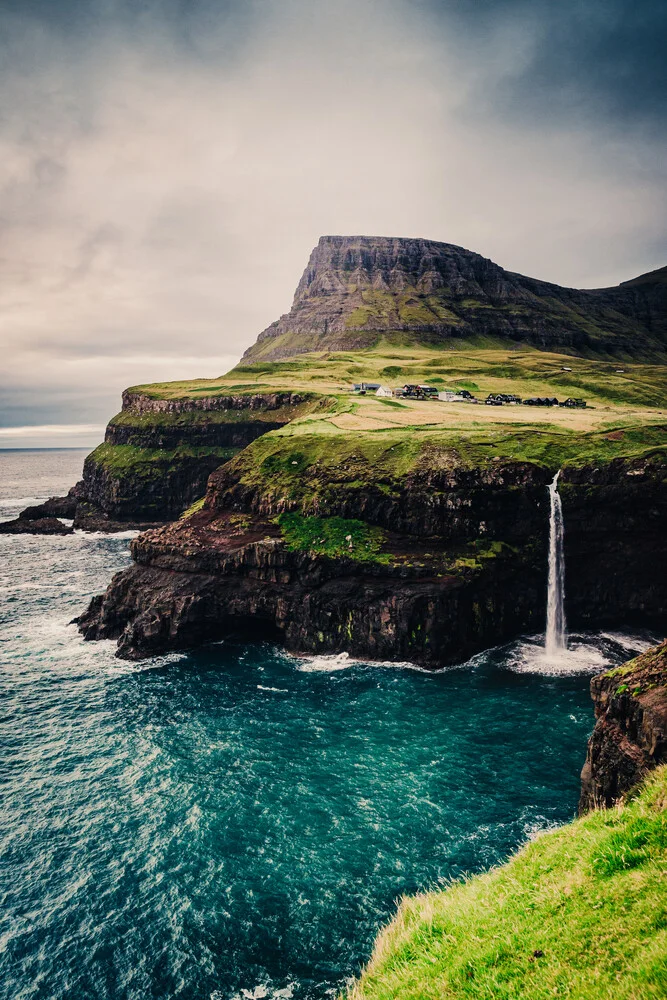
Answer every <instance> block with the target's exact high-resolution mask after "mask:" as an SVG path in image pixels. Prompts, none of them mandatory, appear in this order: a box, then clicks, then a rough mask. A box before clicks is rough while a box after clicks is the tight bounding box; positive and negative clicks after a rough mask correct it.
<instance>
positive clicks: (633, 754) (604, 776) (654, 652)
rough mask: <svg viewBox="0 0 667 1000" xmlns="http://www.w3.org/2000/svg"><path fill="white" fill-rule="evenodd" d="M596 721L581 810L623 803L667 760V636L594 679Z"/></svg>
mask: <svg viewBox="0 0 667 1000" xmlns="http://www.w3.org/2000/svg"><path fill="white" fill-rule="evenodd" d="M591 695H592V698H593V701H594V703H595V716H596V719H597V722H596V724H595V729H594V730H593V734H592V736H591V738H590V739H589V741H588V752H587V754H586V763H585V764H584V767H583V770H582V772H581V799H580V801H579V812H580V813H584V812H587V811H588V810H589V809H595V808H599V807H609V806H612V805H614V804H615V803H616V802H618V801H620V800H621V799H622V798H623V796H624V795H626V794H627V793H628V792H629V791H630V790H631V789H632V788H634V787H635V785H637V784H638V783H639V782H640V781H641V780H642V779H643V778H644V777H645V775H646V774H647V773H648V771H650V770H652V769H653V768H654V767H657V766H658V765H659V764H662V763H664V762H665V761H667V640H665V641H664V642H663V643H661V645H659V646H655V647H654V648H653V649H649V650H648V651H647V652H646V653H643V654H642V655H641V656H638V657H637V658H636V659H634V660H631V661H630V662H629V663H627V664H625V665H624V666H622V667H618V668H616V669H615V670H610V671H608V672H607V673H605V674H600V675H598V676H597V677H594V678H593V679H592V681H591Z"/></svg>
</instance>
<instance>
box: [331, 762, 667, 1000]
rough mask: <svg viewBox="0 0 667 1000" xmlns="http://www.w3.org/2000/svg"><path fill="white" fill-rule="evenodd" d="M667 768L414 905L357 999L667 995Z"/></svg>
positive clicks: (624, 999) (384, 937)
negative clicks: (617, 799) (632, 791)
mask: <svg viewBox="0 0 667 1000" xmlns="http://www.w3.org/2000/svg"><path fill="white" fill-rule="evenodd" d="M666 808H667V767H663V768H661V769H660V770H659V771H657V772H655V773H654V774H653V775H652V776H651V777H650V779H649V780H648V781H647V783H646V785H645V787H644V788H643V789H642V790H641V791H640V792H639V793H638V794H637V795H636V796H635V797H634V798H633V799H631V800H630V801H629V802H628V803H626V805H625V806H623V807H618V808H614V809H611V810H606V811H599V812H594V813H591V814H589V815H588V816H585V817H583V818H582V819H579V820H576V821H575V822H573V823H571V824H569V825H568V826H565V827H562V828H560V829H559V830H556V831H554V832H552V833H547V834H543V835H541V836H540V837H538V838H537V839H536V840H535V841H533V842H532V843H530V844H528V845H527V846H526V847H525V848H523V850H521V851H520V852H519V853H518V854H516V855H515V856H514V857H513V858H511V859H510V861H509V862H508V863H507V864H505V865H502V866H501V867H498V868H495V869H493V870H491V871H490V872H488V873H487V874H485V875H480V876H476V877H474V878H470V879H468V880H465V881H462V882H457V883H455V884H453V885H451V886H450V887H449V888H448V889H446V890H445V891H437V892H429V893H424V894H422V895H419V896H416V897H414V898H406V899H404V900H403V901H402V903H401V905H400V906H399V909H398V913H397V914H396V917H395V918H394V920H393V921H392V922H391V923H390V924H389V926H388V927H387V928H386V929H385V930H384V931H383V932H382V933H381V934H380V936H379V938H378V941H377V943H376V948H375V952H374V954H373V957H372V958H371V960H370V962H369V964H368V966H367V967H366V969H365V970H364V972H363V973H362V975H361V978H360V980H359V982H358V983H357V984H356V985H355V986H354V987H353V988H352V989H351V990H350V991H349V994H348V996H349V998H351V1000H399V998H400V1000H448V998H457V1000H519V998H524V1000H553V998H554V997H567V998H570V1000H653V998H655V1000H657V998H664V997H665V996H667V877H666V876H667V812H666V811H665V810H666Z"/></svg>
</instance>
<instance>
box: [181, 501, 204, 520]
mask: <svg viewBox="0 0 667 1000" xmlns="http://www.w3.org/2000/svg"><path fill="white" fill-rule="evenodd" d="M205 500H206V497H200V498H199V500H195V502H194V503H191V504H190V506H189V507H188V509H187V510H184V511H183V513H182V514H181V516H180V517H179V521H187V519H188V518H189V517H192V515H193V514H196V513H197V512H198V511H200V510H201V509H202V507H203V506H204V501H205Z"/></svg>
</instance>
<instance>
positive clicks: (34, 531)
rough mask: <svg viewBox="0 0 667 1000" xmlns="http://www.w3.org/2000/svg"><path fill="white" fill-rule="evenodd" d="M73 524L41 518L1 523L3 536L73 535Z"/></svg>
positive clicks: (18, 519)
mask: <svg viewBox="0 0 667 1000" xmlns="http://www.w3.org/2000/svg"><path fill="white" fill-rule="evenodd" d="M73 530H74V529H73V527H72V525H71V524H63V522H62V521H59V520H58V518H57V517H39V518H32V519H30V520H27V519H25V518H21V517H17V518H15V519H14V520H13V521H3V522H2V523H0V534H1V535H71V534H72V532H73Z"/></svg>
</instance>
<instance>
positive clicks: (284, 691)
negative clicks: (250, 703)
mask: <svg viewBox="0 0 667 1000" xmlns="http://www.w3.org/2000/svg"><path fill="white" fill-rule="evenodd" d="M257 690H258V691H275V692H276V694H289V690H288V689H287V688H274V687H267V686H266V685H265V684H258V685H257Z"/></svg>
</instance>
